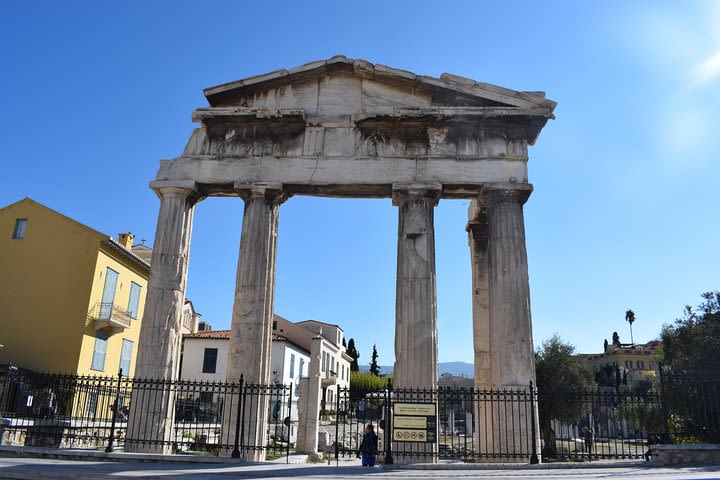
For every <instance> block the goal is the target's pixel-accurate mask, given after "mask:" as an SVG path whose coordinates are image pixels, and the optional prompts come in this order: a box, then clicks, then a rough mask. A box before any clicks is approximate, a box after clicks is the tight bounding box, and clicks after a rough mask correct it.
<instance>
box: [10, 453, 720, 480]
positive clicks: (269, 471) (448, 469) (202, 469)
mask: <svg viewBox="0 0 720 480" xmlns="http://www.w3.org/2000/svg"><path fill="white" fill-rule="evenodd" d="M428 467H429V468H428V469H408V468H402V467H398V466H395V467H392V468H383V467H375V468H372V469H370V468H363V467H360V466H354V465H341V466H340V467H336V466H335V465H334V464H333V465H330V466H328V465H326V464H278V463H263V464H253V463H246V464H242V465H227V464H224V465H223V464H215V465H212V464H210V465H208V464H196V465H183V464H170V463H141V462H104V461H78V460H52V459H38V458H28V457H9V456H4V457H0V478H3V479H23V480H26V479H32V480H36V479H37V480H46V479H53V480H54V479H82V480H95V479H108V478H111V479H116V480H119V479H133V480H136V479H152V480H210V479H226V478H227V479H230V478H238V479H260V478H263V479H287V478H288V477H301V478H303V479H306V480H312V479H327V478H333V479H335V478H340V479H357V478H358V477H363V476H369V477H372V478H389V479H412V478H428V479H454V480H464V479H473V478H478V479H518V480H532V479H534V478H543V479H544V478H561V479H563V480H573V479H596V478H602V479H606V478H610V479H623V480H625V479H653V480H654V479H658V480H671V479H672V480H674V479H709V478H720V466H712V467H684V468H657V467H651V466H646V465H645V464H641V463H634V464H630V463H625V464H622V466H619V465H615V466H613V465H610V464H607V463H605V464H596V465H593V466H589V465H588V466H585V465H583V466H582V467H580V466H578V465H562V467H563V468H557V466H549V465H548V466H540V467H539V468H538V466H534V467H533V466H529V465H522V466H511V467H510V466H505V468H500V467H499V466H496V465H472V466H471V465H466V464H465V465H458V466H455V465H440V466H428ZM456 467H461V469H457V468H456ZM508 467H509V468H508ZM549 467H554V468H549ZM568 467H569V468H568ZM578 467H579V468H578ZM588 467H591V468H588Z"/></svg>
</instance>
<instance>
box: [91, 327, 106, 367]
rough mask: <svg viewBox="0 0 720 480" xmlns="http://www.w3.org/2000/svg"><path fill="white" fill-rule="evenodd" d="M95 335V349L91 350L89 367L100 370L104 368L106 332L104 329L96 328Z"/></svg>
mask: <svg viewBox="0 0 720 480" xmlns="http://www.w3.org/2000/svg"><path fill="white" fill-rule="evenodd" d="M95 335H96V337H95V349H94V350H93V358H92V364H91V365H90V368H92V369H93V370H98V371H100V372H102V371H103V370H104V369H105V352H107V339H108V333H107V332H106V331H105V330H98V331H97V333H96V334H95Z"/></svg>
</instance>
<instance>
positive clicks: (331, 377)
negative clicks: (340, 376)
mask: <svg viewBox="0 0 720 480" xmlns="http://www.w3.org/2000/svg"><path fill="white" fill-rule="evenodd" d="M320 383H321V385H322V386H323V387H329V386H331V385H335V384H336V383H337V372H333V371H332V370H325V372H323V373H322V375H321V379H320Z"/></svg>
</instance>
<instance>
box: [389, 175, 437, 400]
mask: <svg viewBox="0 0 720 480" xmlns="http://www.w3.org/2000/svg"><path fill="white" fill-rule="evenodd" d="M441 190H442V186H441V185H440V184H439V183H428V184H397V185H393V205H396V206H397V207H398V259H397V280H396V281H397V286H396V291H397V294H396V295H397V296H396V299H395V367H394V371H393V372H394V373H393V384H394V386H395V388H397V389H402V388H435V386H436V385H437V378H438V377H437V341H438V338H437V292H436V287H435V224H434V210H435V205H437V203H438V199H439V198H440V192H441Z"/></svg>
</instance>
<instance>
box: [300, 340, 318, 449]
mask: <svg viewBox="0 0 720 480" xmlns="http://www.w3.org/2000/svg"><path fill="white" fill-rule="evenodd" d="M310 350H311V351H310V365H309V369H310V371H309V372H308V378H303V379H302V380H301V386H300V388H301V390H300V396H301V398H300V400H299V404H298V417H299V418H298V436H297V445H296V447H295V450H296V451H297V452H299V453H316V452H317V451H318V422H319V420H320V397H321V388H322V386H321V382H322V377H321V372H320V365H321V362H322V361H321V358H320V355H321V350H322V336H320V334H318V335H317V336H315V337H313V341H312V345H311V347H310Z"/></svg>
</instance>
